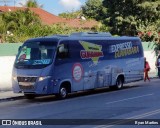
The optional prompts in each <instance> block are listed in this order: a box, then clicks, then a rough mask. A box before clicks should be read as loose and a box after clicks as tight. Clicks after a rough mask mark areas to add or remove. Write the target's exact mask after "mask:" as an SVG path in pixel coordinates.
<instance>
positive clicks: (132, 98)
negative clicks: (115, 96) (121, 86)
mask: <svg viewBox="0 0 160 128" xmlns="http://www.w3.org/2000/svg"><path fill="white" fill-rule="evenodd" d="M152 95H153V93H152V94H146V95H141V96H136V97H131V98H126V99H122V100H117V101H112V102H107V103H105V104H113V103H118V102H123V101H128V100H134V99H138V98H142V97H147V96H152Z"/></svg>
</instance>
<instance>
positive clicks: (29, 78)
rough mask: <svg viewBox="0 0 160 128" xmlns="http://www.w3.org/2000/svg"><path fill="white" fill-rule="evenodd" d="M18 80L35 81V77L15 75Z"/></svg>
mask: <svg viewBox="0 0 160 128" xmlns="http://www.w3.org/2000/svg"><path fill="white" fill-rule="evenodd" d="M17 80H18V82H36V80H37V77H17Z"/></svg>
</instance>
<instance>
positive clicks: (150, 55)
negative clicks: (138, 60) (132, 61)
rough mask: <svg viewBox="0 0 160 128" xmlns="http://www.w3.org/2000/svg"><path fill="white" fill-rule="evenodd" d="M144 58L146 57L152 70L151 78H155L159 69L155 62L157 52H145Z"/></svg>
mask: <svg viewBox="0 0 160 128" xmlns="http://www.w3.org/2000/svg"><path fill="white" fill-rule="evenodd" d="M144 56H145V57H146V59H147V61H148V63H149V65H150V67H151V70H150V72H149V76H150V77H155V76H156V74H157V68H156V66H155V61H156V55H155V52H153V51H145V52H144Z"/></svg>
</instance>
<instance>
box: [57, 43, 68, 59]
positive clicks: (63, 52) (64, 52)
mask: <svg viewBox="0 0 160 128" xmlns="http://www.w3.org/2000/svg"><path fill="white" fill-rule="evenodd" d="M57 58H58V59H65V58H69V50H68V47H67V45H64V44H61V45H60V46H59V47H58V51H57Z"/></svg>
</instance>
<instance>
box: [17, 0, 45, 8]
mask: <svg viewBox="0 0 160 128" xmlns="http://www.w3.org/2000/svg"><path fill="white" fill-rule="evenodd" d="M19 4H20V5H22V6H24V7H32V8H42V7H43V5H39V4H38V2H37V1H36V0H27V1H26V3H25V4H22V3H19Z"/></svg>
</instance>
